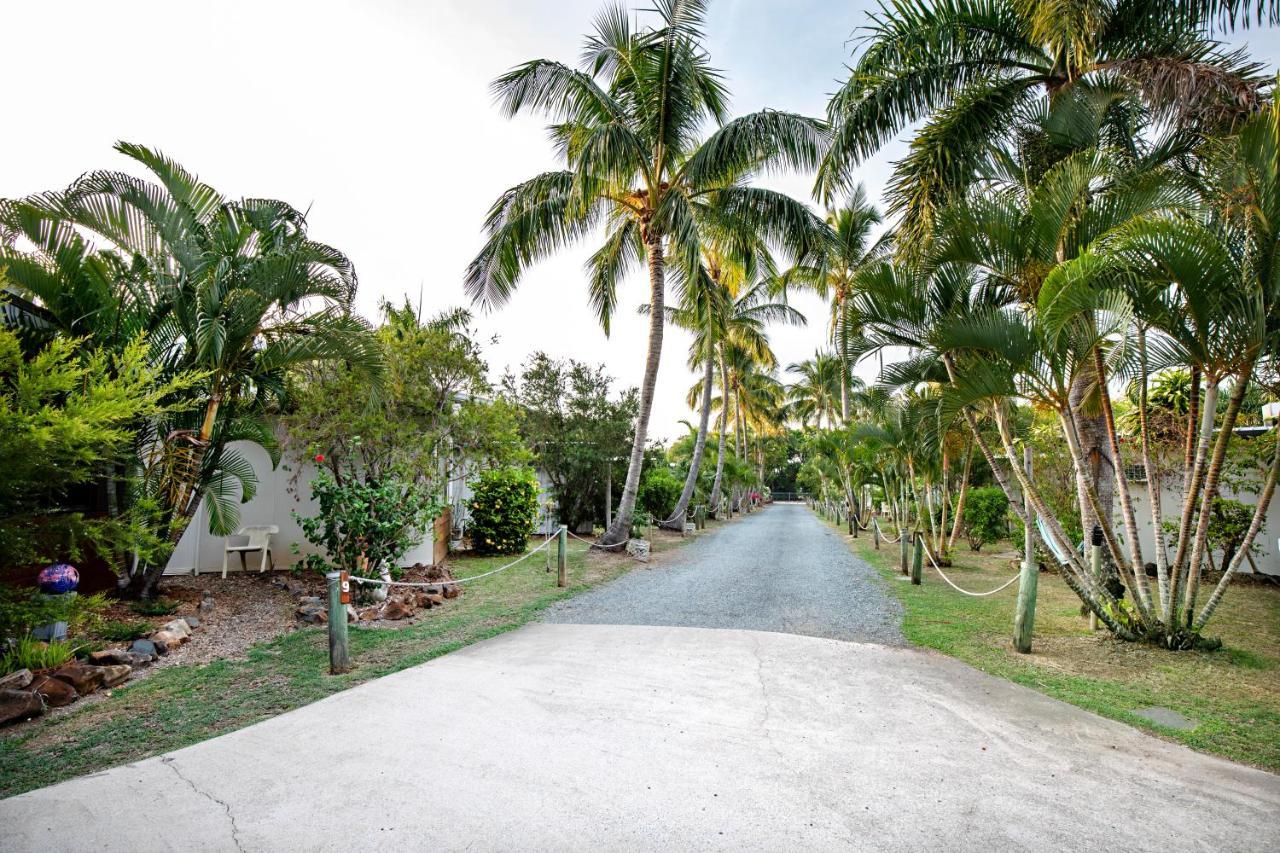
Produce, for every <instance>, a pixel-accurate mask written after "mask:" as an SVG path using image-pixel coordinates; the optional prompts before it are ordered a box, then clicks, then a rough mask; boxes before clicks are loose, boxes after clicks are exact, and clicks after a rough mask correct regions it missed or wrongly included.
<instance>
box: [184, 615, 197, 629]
mask: <svg viewBox="0 0 1280 853" xmlns="http://www.w3.org/2000/svg"><path fill="white" fill-rule="evenodd" d="M182 621H183V622H186V623H187V627H188V628H190V629H191V630H193V631H194V630H195V629H196V628H199V627H200V617H199V616H183V617H182Z"/></svg>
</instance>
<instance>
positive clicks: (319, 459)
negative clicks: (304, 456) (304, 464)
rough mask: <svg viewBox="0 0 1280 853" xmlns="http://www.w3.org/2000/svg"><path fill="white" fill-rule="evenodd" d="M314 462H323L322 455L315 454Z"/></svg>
mask: <svg viewBox="0 0 1280 853" xmlns="http://www.w3.org/2000/svg"><path fill="white" fill-rule="evenodd" d="M316 461H317V462H323V461H324V454H323V453H317V454H316Z"/></svg>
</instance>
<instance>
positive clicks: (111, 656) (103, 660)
mask: <svg viewBox="0 0 1280 853" xmlns="http://www.w3.org/2000/svg"><path fill="white" fill-rule="evenodd" d="M132 654H133V653H132V652H130V651H129V650H128V649H103V650H102V651H100V652H90V653H89V663H91V664H93V665H94V666H112V665H114V664H122V663H130V660H129V658H130V656H131V655H132Z"/></svg>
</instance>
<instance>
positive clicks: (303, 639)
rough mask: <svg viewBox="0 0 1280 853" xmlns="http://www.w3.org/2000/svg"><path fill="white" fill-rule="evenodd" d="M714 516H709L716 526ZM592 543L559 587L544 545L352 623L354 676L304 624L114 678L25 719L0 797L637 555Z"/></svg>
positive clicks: (488, 627) (464, 634) (225, 722)
mask: <svg viewBox="0 0 1280 853" xmlns="http://www.w3.org/2000/svg"><path fill="white" fill-rule="evenodd" d="M717 526H718V525H717V524H716V523H715V522H708V530H707V533H711V532H714V530H715V528H716V527H717ZM703 535H705V534H703ZM650 539H651V542H652V543H653V551H652V553H653V554H654V555H655V556H656V557H657V558H658V559H661V556H662V555H663V554H664V553H667V552H670V551H672V550H674V549H676V548H678V547H680V545H681V544H683V542H684V541H691V540H682V539H681V537H680V536H679V535H677V534H667V533H662V532H653V533H651V535H650ZM535 544H536V543H535ZM586 551H587V546H586V545H585V544H584V543H582V542H579V541H577V540H574V539H570V540H569V586H568V587H567V588H565V589H559V588H557V587H556V572H555V545H554V543H553V544H552V546H551V563H552V566H551V572H549V573H548V572H547V571H546V567H547V562H546V559H545V558H544V556H543V555H542V554H538V555H536V556H534V557H531V558H530V559H528V560H526V561H525V562H524V563H521V564H520V565H519V566H516V567H514V568H512V569H510V570H508V571H505V572H500V573H499V574H496V575H492V576H490V577H487V578H483V579H481V580H478V581H476V582H475V583H471V584H467V585H466V587H465V590H466V591H465V593H464V594H463V595H462V596H460V597H459V598H456V599H453V600H451V601H449V602H448V603H447V604H446V605H445V606H443V607H440V608H433V609H431V610H429V611H426V612H425V613H423V614H422V615H421V616H419V617H418V618H417V619H416V620H415V621H414V623H413V624H411V625H409V626H407V627H403V628H358V627H355V626H352V627H351V632H350V641H351V654H352V659H353V663H354V665H355V669H354V671H353V672H351V673H348V674H346V675H339V676H331V675H329V674H328V667H329V646H328V633H327V629H325V628H324V627H323V626H322V627H319V628H307V629H304V630H299V631H294V632H291V633H288V634H284V635H282V636H280V637H277V638H276V639H274V640H272V641H270V642H266V643H261V644H259V645H256V646H254V647H252V648H251V649H250V650H249V653H248V656H247V657H246V658H241V659H236V660H219V661H215V662H213V663H209V664H205V665H202V666H185V665H180V666H172V667H168V668H165V669H161V670H159V671H157V672H155V673H154V674H152V675H150V676H149V677H147V678H143V679H140V680H139V681H137V682H135V683H132V684H127V685H125V686H124V687H121V688H117V689H116V690H114V691H113V693H112V695H111V696H110V697H109V698H105V699H103V700H101V701H96V702H92V703H87V704H85V705H84V706H82V707H80V708H76V706H72V709H73V710H71V711H70V713H66V714H57V715H54V716H51V717H46V718H40V719H37V720H35V721H33V722H31V723H27V724H25V725H23V726H22V727H20V728H19V729H18V730H17V731H16V732H14V733H12V734H10V735H9V736H7V737H5V738H3V739H2V740H0V797H8V796H13V795H14V794H19V793H22V792H23V791H29V790H31V789H33V788H40V787H43V786H45V785H51V784H53V783H55V782H60V781H62V780H64V779H69V778H71V777H73V776H79V775H82V774H85V773H91V772H94V771H97V770H102V769H105V768H107V767H113V766H115V765H117V764H123V763H126V762H130V761H137V760H139V759H143V758H147V757H149V756H152V755H157V754H159V753H162V752H169V751H171V750H174V749H178V748H180V747H184V746H188V745H190V744H193V743H196V742H198V741H202V740H206V739H208V738H211V737H214V736H216V735H220V734H223V733H225V732H229V731H232V730H234V729H238V728H242V727H244V726H247V725H249V724H251V723H256V722H258V721H259V720H263V719H265V718H267V717H272V716H275V715H276V714H280V713H283V712H285V711H288V710H291V709H293V708H297V707H299V706H301V705H305V704H307V703H309V702H314V701H315V700H317V699H321V698H323V697H325V696H328V695H329V694H331V693H336V692H338V691H340V690H345V689H346V688H348V687H352V686H354V685H356V684H360V683H361V682H364V681H368V680H370V679H373V678H378V677H379V676H383V675H387V674H389V673H392V672H396V671H397V670H401V669H404V668H406V667H410V666H414V665H415V664H420V663H423V662H424V661H428V660H431V659H432V658H435V657H439V656H440V655H443V654H446V653H448V652H451V651H453V650H455V649H458V648H461V647H462V646H465V645H468V644H470V643H474V642H476V641H478V640H483V639H486V638H488V637H493V636H495V635H497V634H501V633H503V632H504V631H509V630H511V629H513V628H518V627H520V626H521V625H524V624H525V623H527V622H529V621H530V620H532V619H535V618H536V617H537V616H538V614H539V613H541V612H542V611H543V610H544V609H545V608H546V607H547V606H548V605H549V604H551V603H553V602H555V601H558V600H560V599H563V598H568V597H570V596H572V595H575V594H577V593H579V592H582V591H583V590H586V589H589V588H591V587H593V586H597V585H599V584H601V583H604V582H605V581H608V580H611V579H613V578H615V577H617V576H618V575H620V574H623V573H624V572H626V571H628V570H630V569H632V568H633V567H635V566H637V565H639V564H637V563H635V562H634V561H633V560H632V559H631V558H630V557H627V556H605V555H600V554H598V553H594V552H593V553H590V554H588V553H586ZM510 560H511V558H510V557H487V558H465V557H464V558H454V559H452V560H450V562H449V568H450V569H452V570H453V572H454V574H455V575H456V576H457V577H459V578H465V577H468V576H470V575H476V574H480V573H481V572H484V571H487V570H489V569H492V568H497V567H498V566H500V565H502V564H504V563H507V562H510Z"/></svg>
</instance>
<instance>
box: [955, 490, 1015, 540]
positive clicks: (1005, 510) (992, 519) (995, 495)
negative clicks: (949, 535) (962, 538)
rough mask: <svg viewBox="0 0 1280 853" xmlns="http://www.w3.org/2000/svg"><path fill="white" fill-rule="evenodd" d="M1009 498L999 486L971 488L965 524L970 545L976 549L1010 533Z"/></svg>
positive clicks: (965, 513)
mask: <svg viewBox="0 0 1280 853" xmlns="http://www.w3.org/2000/svg"><path fill="white" fill-rule="evenodd" d="M1008 515H1009V498H1008V497H1006V496H1005V493H1004V489H1001V488H1000V487H999V486H983V487H981V488H977V489H970V490H969V496H968V498H966V499H965V504H964V525H965V529H966V532H967V534H968V537H969V547H970V548H972V549H973V550H975V551H979V550H981V549H982V546H983V545H985V544H987V543H988V542H996V541H998V540H1000V539H1002V538H1004V537H1005V536H1006V535H1008V533H1009V525H1008Z"/></svg>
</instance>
